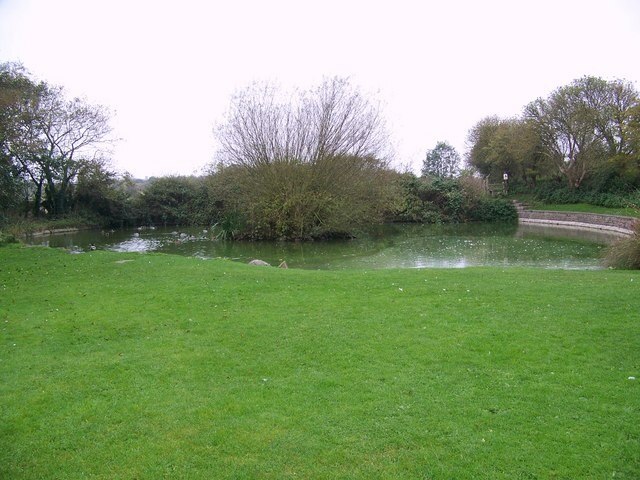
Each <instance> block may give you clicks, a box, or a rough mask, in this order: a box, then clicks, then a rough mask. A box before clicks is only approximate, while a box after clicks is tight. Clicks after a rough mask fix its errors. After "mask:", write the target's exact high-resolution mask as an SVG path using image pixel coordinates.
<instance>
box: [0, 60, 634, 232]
mask: <svg viewBox="0 0 640 480" xmlns="http://www.w3.org/2000/svg"><path fill="white" fill-rule="evenodd" d="M0 107H1V109H0V112H1V113H0V182H1V185H0V192H1V193H0V222H1V223H3V224H5V225H6V224H8V223H11V222H12V221H15V219H17V218H22V219H24V218H28V219H38V218H44V219H56V218H65V217H68V216H70V215H71V216H74V218H77V219H80V220H84V221H86V222H88V223H91V224H100V225H105V226H106V225H109V226H112V227H113V226H116V227H117V226H140V225H203V226H209V227H213V228H214V231H216V232H218V234H219V236H220V237H221V238H250V239H273V238H284V239H313V238H327V237H336V236H351V235H354V234H356V233H357V232H359V231H361V230H363V229H366V228H367V227H368V226H371V225H372V224H376V223H380V222H386V221H411V222H452V221H453V222H464V221H494V220H503V221H504V220H509V221H512V220H514V219H515V218H516V214H515V210H514V209H513V207H512V206H511V204H510V203H509V202H508V201H506V200H505V199H503V198H499V197H496V196H492V195H489V190H490V188H488V184H491V183H500V182H501V181H502V176H503V175H504V173H508V175H509V179H510V180H509V181H510V188H511V189H515V190H517V191H521V192H530V193H537V194H540V195H544V194H547V196H548V197H550V196H553V195H556V196H562V195H564V200H567V199H569V200H573V201H575V200H576V199H580V198H583V197H580V196H581V195H582V196H584V195H586V193H589V194H594V192H595V193H596V194H597V195H609V197H607V198H609V200H610V199H611V198H615V199H616V201H620V202H622V201H623V200H622V199H626V200H628V199H629V198H632V197H633V195H637V192H638V188H639V187H640V160H639V156H638V152H639V146H640V133H639V132H640V110H639V107H638V94H637V92H636V91H635V90H634V89H633V87H632V86H631V84H629V83H628V82H624V81H621V80H615V81H604V80H601V79H598V78H594V77H584V78H582V79H579V80H576V81H574V82H572V83H571V84H570V85H567V86H565V87H560V88H558V89H557V90H555V91H554V92H553V93H552V94H551V95H550V96H549V97H548V98H546V99H537V100H535V101H533V102H531V104H529V105H527V106H526V107H525V108H524V111H523V115H522V116H521V117H519V118H512V119H500V118H497V117H488V118H485V119H483V120H481V121H479V122H478V123H477V124H476V125H475V126H474V127H473V128H472V129H471V131H470V132H469V137H468V146H469V151H468V153H467V156H466V165H462V161H461V158H460V155H459V154H458V153H457V152H456V151H455V149H453V147H451V146H450V145H449V144H448V143H446V142H439V143H438V144H437V145H436V146H435V148H433V149H431V150H429V151H428V152H427V154H426V156H425V158H424V161H423V165H422V167H423V168H422V172H421V175H420V176H417V175H414V174H413V173H410V172H399V171H398V170H396V169H394V168H393V167H392V166H391V163H390V155H389V150H390V149H389V138H388V135H387V131H386V128H385V122H384V118H383V116H382V114H381V110H380V108H379V105H378V104H376V103H375V102H373V101H372V100H371V99H369V98H367V97H366V96H364V95H363V94H362V93H361V92H360V91H359V90H358V89H357V88H354V87H353V86H352V85H351V84H350V82H349V81H348V80H346V79H341V78H330V79H326V80H325V81H323V82H322V83H321V84H320V85H319V86H317V87H316V88H313V89H310V90H308V91H302V92H296V93H294V94H291V93H290V92H284V91H281V90H280V89H278V88H277V87H275V86H273V85H265V84H255V85H252V86H250V87H248V88H246V89H244V90H241V91H239V93H238V94H237V95H235V96H234V97H233V98H232V99H231V102H230V107H229V110H228V112H227V114H226V117H225V118H224V120H223V121H222V122H220V123H219V124H218V125H216V127H215V129H214V133H215V135H216V137H217V140H218V143H219V145H220V150H219V151H218V152H217V156H216V161H215V162H214V163H213V164H211V165H210V166H209V167H208V170H207V172H206V173H205V174H203V175H201V176H199V177H180V176H173V177H161V178H154V179H150V180H149V181H144V182H143V181H139V180H135V179H133V178H131V176H129V175H127V174H124V175H122V174H117V173H116V172H115V171H114V170H113V169H112V168H111V167H110V164H109V161H108V158H109V147H110V145H112V143H113V142H114V139H113V137H112V129H111V127H110V124H109V122H110V114H109V111H108V110H107V109H106V108H104V107H102V106H97V105H92V104H90V103H88V102H87V101H86V100H84V99H77V98H73V99H69V98H68V97H67V96H66V93H65V91H64V89H63V88H61V87H56V86H51V85H49V84H47V83H46V82H38V81H35V80H33V79H32V78H31V77H30V76H29V74H28V73H27V72H26V71H25V69H24V68H23V67H22V66H21V65H16V64H6V63H5V64H0ZM578 197H580V198H578ZM626 200H625V201H626ZM1 223H0V224H1Z"/></svg>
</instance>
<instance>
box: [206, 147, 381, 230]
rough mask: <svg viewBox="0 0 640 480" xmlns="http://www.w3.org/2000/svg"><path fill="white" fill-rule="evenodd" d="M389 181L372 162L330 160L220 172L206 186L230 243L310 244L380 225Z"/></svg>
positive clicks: (290, 161) (277, 163)
mask: <svg viewBox="0 0 640 480" xmlns="http://www.w3.org/2000/svg"><path fill="white" fill-rule="evenodd" d="M390 175H391V173H390V172H388V171H387V170H385V169H384V168H383V163H382V162H379V161H378V160H375V159H371V158H356V157H336V158H323V159H318V160H317V161H315V162H313V163H303V162H299V161H294V160H289V161H277V162H270V163H268V164H265V165H259V166H254V167H251V168H244V167H238V166H230V167H223V168H219V169H218V170H217V171H216V172H214V173H213V175H212V178H211V180H210V186H211V188H212V191H213V193H212V198H213V199H214V202H213V203H214V205H215V206H216V208H217V209H218V212H219V218H220V219H222V222H220V221H219V227H221V226H222V225H223V224H224V223H225V221H226V220H225V219H229V218H230V219H231V221H232V224H233V225H234V227H233V229H232V231H233V236H234V237H236V238H251V239H289V240H291V239H312V238H327V237H336V236H349V235H353V234H354V233H355V232H357V231H358V230H359V229H360V228H363V227H364V226H368V225H372V224H376V223H379V222H381V221H382V220H383V215H384V212H385V209H386V206H387V205H388V203H389V202H390V201H391V200H390V199H391V195H392V192H391V190H392V189H391V187H390V183H391V182H388V181H387V178H388V177H389V176H390ZM217 177H220V178H217ZM222 185H224V188H216V187H217V186H222ZM239 218H241V219H242V222H239V221H238V219H239ZM227 230H228V229H227V228H223V231H227Z"/></svg>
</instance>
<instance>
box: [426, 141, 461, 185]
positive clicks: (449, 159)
mask: <svg viewBox="0 0 640 480" xmlns="http://www.w3.org/2000/svg"><path fill="white" fill-rule="evenodd" d="M459 173H460V155H459V154H458V152H457V151H456V149H455V148H453V147H452V146H451V145H449V143H447V142H438V143H437V144H436V146H435V148H434V149H432V150H429V151H427V156H426V158H425V159H424V162H423V163H422V176H423V177H428V176H431V177H440V178H453V177H456V176H457V175H458V174H459Z"/></svg>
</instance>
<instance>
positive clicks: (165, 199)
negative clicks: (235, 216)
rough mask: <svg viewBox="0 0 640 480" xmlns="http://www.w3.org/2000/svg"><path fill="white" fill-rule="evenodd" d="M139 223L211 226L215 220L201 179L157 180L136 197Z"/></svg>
mask: <svg viewBox="0 0 640 480" xmlns="http://www.w3.org/2000/svg"><path fill="white" fill-rule="evenodd" d="M135 208H136V210H137V216H138V218H139V221H141V222H143V223H145V224H148V225H212V224H213V223H215V221H214V220H215V218H214V216H213V214H212V212H211V209H210V204H209V201H208V190H207V188H206V186H205V185H204V183H203V180H202V179H199V178H194V177H180V176H172V177H159V178H154V179H152V180H150V182H149V184H148V185H146V187H145V188H144V189H143V191H142V192H140V195H138V196H137V197H136V200H135Z"/></svg>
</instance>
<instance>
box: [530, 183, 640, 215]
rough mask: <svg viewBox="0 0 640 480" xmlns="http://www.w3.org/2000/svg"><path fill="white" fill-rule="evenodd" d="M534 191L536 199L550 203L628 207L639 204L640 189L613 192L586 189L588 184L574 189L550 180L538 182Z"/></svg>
mask: <svg viewBox="0 0 640 480" xmlns="http://www.w3.org/2000/svg"><path fill="white" fill-rule="evenodd" d="M534 192H535V198H536V199H537V200H539V201H541V202H543V203H550V204H572V203H588V204H591V205H596V206H602V207H607V208H628V207H633V206H635V205H640V190H635V191H625V190H619V191H618V193H613V192H610V191H602V190H597V189H588V184H587V185H583V186H582V187H581V188H578V189H575V188H569V187H568V186H566V185H565V184H563V183H561V182H558V181H550V182H544V183H541V184H539V185H538V187H537V188H536V189H535V191H534Z"/></svg>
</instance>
